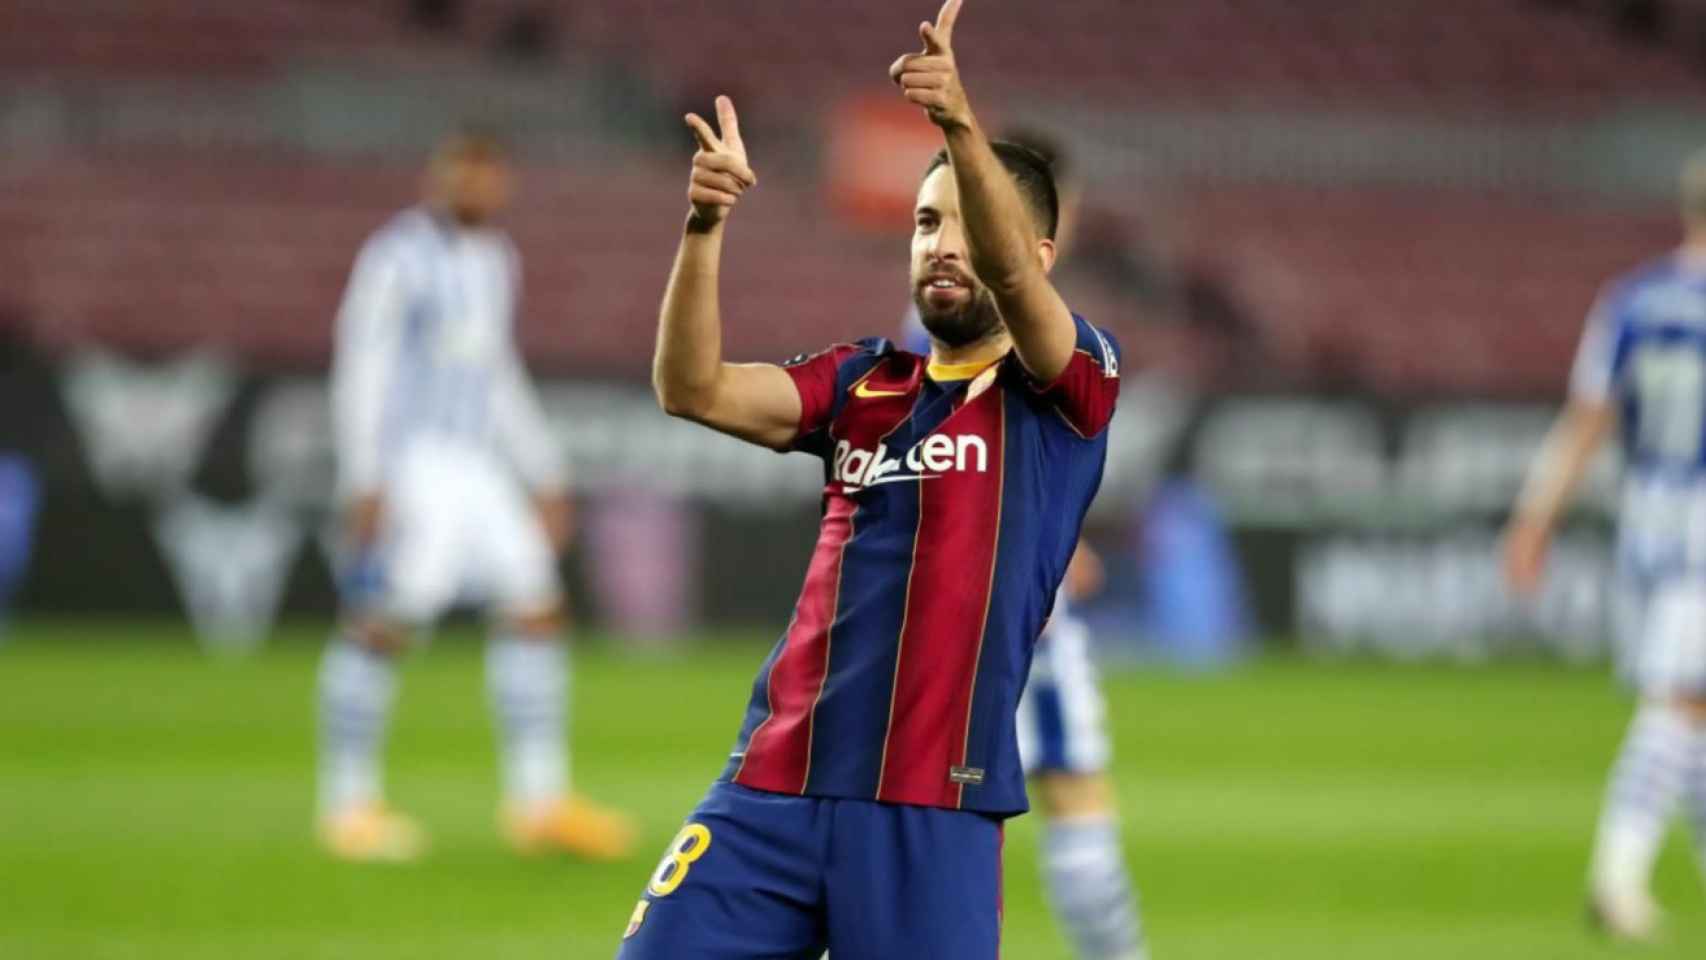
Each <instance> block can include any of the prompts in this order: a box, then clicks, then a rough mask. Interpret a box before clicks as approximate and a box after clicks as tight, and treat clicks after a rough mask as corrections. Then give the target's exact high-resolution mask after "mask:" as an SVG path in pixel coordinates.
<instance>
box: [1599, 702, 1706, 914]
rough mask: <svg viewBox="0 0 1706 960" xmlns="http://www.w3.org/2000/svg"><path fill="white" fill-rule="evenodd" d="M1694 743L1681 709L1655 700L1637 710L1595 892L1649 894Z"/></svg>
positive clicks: (1615, 774) (1609, 802)
mask: <svg viewBox="0 0 1706 960" xmlns="http://www.w3.org/2000/svg"><path fill="white" fill-rule="evenodd" d="M1695 742H1696V737H1695V733H1694V729H1693V728H1692V727H1691V726H1690V725H1689V723H1688V719H1687V718H1686V717H1685V716H1683V715H1681V714H1680V713H1678V712H1677V711H1674V710H1671V709H1669V708H1667V707H1663V706H1656V705H1648V706H1643V707H1641V708H1640V709H1639V710H1638V711H1636V713H1635V718H1634V720H1633V721H1632V722H1631V723H1630V726H1629V734H1628V737H1627V738H1626V739H1625V740H1624V742H1623V749H1622V752H1621V753H1620V754H1619V755H1618V758H1617V763H1616V765H1615V767H1614V768H1613V770H1612V774H1611V785H1610V787H1609V789H1608V790H1607V793H1606V800H1605V812H1604V813H1603V814H1602V815H1601V817H1600V822H1599V837H1598V839H1597V841H1596V843H1595V849H1594V866H1593V886H1594V893H1595V895H1596V896H1599V897H1613V898H1615V897H1628V896H1635V897H1643V898H1644V897H1645V896H1646V893H1647V890H1648V889H1649V882H1650V880H1651V877H1652V873H1653V863H1654V862H1655V861H1656V860H1657V859H1658V854H1659V848H1660V846H1661V845H1662V843H1663V842H1664V835H1665V829H1666V827H1667V826H1669V823H1670V818H1671V816H1672V814H1674V813H1675V812H1676V805H1677V801H1678V800H1679V798H1680V797H1681V795H1682V792H1683V787H1684V783H1685V781H1686V780H1687V778H1688V773H1689V768H1690V767H1691V766H1692V765H1693V763H1694V757H1695V754H1696V753H1697V752H1698V751H1697V750H1696V748H1695Z"/></svg>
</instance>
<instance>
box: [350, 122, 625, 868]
mask: <svg viewBox="0 0 1706 960" xmlns="http://www.w3.org/2000/svg"><path fill="white" fill-rule="evenodd" d="M426 183H427V198H426V203H425V204H424V205H423V206H420V207H416V208H413V209H410V210H407V211H404V212H403V213H401V214H399V215H398V216H397V217H395V218H394V219H393V220H392V221H391V222H390V223H389V224H387V225H386V226H384V227H382V228H381V229H380V230H379V231H378V232H377V233H375V234H374V235H373V237H372V238H370V239H369V240H368V241H367V244H366V246H364V247H363V249H362V251H361V255H360V257H359V258H358V259H357V261H356V265H355V271H354V274H353V276H352V277H351V279H350V284H349V290H348V292H347V293H346V294H345V297H344V302H343V307H342V309H341V311H340V312H339V315H338V327H337V355H336V359H335V362H334V369H333V372H332V390H333V407H334V417H335V420H336V428H337V443H338V471H339V485H340V488H341V492H342V495H343V496H344V498H345V499H346V500H347V502H348V503H349V511H348V520H347V525H346V531H345V532H346V539H347V540H348V542H349V546H350V548H351V553H352V558H351V562H350V564H349V566H350V569H349V570H347V571H345V574H344V580H345V581H346V591H345V593H346V595H345V598H344V600H345V607H346V609H345V612H344V616H343V618H342V623H341V624H340V627H339V629H338V632H337V635H336V636H335V637H334V638H333V640H332V643H331V644H330V645H329V646H328V647H327V649H326V654H325V659H324V661H323V662H322V664H321V669H320V715H321V716H320V726H321V731H320V818H321V819H320V836H321V840H322V842H324V843H325V845H326V846H327V848H328V849H329V850H330V851H331V852H332V853H333V854H334V855H336V856H339V857H342V858H345V859H351V860H403V859H410V858H412V857H414V856H416V855H417V854H418V853H419V852H420V850H421V846H422V835H421V831H420V828H419V827H418V826H417V825H416V824H415V823H414V821H413V820H411V819H409V818H408V817H405V816H403V815H402V814H399V813H396V812H394V811H392V810H390V809H388V808H387V807H386V806H385V804H384V803H383V798H382V793H381V790H380V777H379V748H380V742H381V740H382V738H383V734H384V728H385V724H386V719H387V716H388V714H389V712H390V706H391V699H392V693H393V688H394V687H395V685H396V680H395V677H394V672H395V667H394V663H393V661H394V659H395V656H396V654H397V652H398V651H399V650H400V649H401V648H402V647H403V646H404V645H405V643H406V642H407V639H408V637H409V633H410V629H411V628H413V627H416V626H420V625H424V624H427V623H429V622H431V621H432V620H434V619H436V618H437V617H438V616H439V615H440V614H442V613H443V612H444V611H445V609H446V608H448V607H449V606H451V604H452V603H453V602H455V601H457V600H458V599H461V598H462V597H467V596H471V597H475V598H478V599H479V600H481V601H482V602H483V604H484V605H485V607H486V608H487V610H488V611H489V612H490V614H491V616H492V635H491V641H490V643H489V644H488V646H487V648H486V669H487V678H488V681H489V686H490V688H491V696H492V705H493V708H494V711H495V712H496V714H497V721H498V729H499V739H500V744H501V752H502V760H503V764H502V765H503V787H504V804H503V820H504V826H505V830H506V832H507V834H508V838H509V840H510V841H511V843H512V844H513V845H515V846H516V847H517V848H518V849H520V850H523V851H547V850H561V851H565V852H571V853H576V854H581V855H584V856H588V857H594V858H601V859H602V858H612V857H619V856H621V855H622V854H623V853H625V851H626V850H627V847H628V844H629V843H630V834H631V828H630V827H629V825H628V824H627V822H626V821H625V820H624V819H622V818H621V817H619V816H616V815H614V814H611V813H608V812H606V811H603V810H600V809H598V808H597V807H595V806H593V805H592V804H590V803H588V802H586V801H584V800H581V799H578V798H577V797H576V796H574V795H573V794H571V793H570V792H569V791H568V783H567V779H568V775H567V759H566V754H565V744H564V739H563V725H564V712H565V711H564V700H565V697H566V685H567V677H566V673H567V665H566V663H565V654H564V650H563V644H562V642H561V633H562V629H563V611H562V590H561V588H560V586H559V584H558V581H557V573H556V564H555V553H556V551H557V550H558V549H560V548H561V547H562V545H563V542H564V540H565V538H566V536H567V533H568V521H569V514H568V510H569V501H568V495H567V475H566V471H565V468H564V464H563V462H562V459H561V457H560V455H559V452H558V450H557V446H556V444H555V443H554V442H553V441H552V439H551V436H550V434H549V432H548V431H547V429H546V426H545V421H544V417H543V416H542V414H541V412H540V410H539V405H538V402H537V399H536V398H535V396H534V394H533V389H532V386H531V384H530V383H529V382H528V379H527V374H526V371H525V370H524V369H523V367H522V364H521V359H520V357H519V356H518V355H517V353H516V349H515V344H514V337H513V329H512V328H513V324H514V311H515V306H516V303H517V302H518V301H519V298H520V291H519V289H518V285H519V278H520V264H519V262H518V259H517V256H516V253H515V249H514V247H513V246H511V244H510V241H509V239H508V238H507V237H506V236H505V235H504V234H503V233H501V232H499V231H498V230H497V229H495V228H494V227H493V226H492V225H491V222H490V221H491V220H492V218H493V217H494V216H496V215H497V214H498V213H499V212H500V211H501V210H502V208H503V207H504V206H505V204H506V203H507V201H508V198H509V194H510V173H509V167H508V163H507V161H506V159H505V157H504V153H503V150H502V148H501V147H500V146H499V144H497V143H496V142H495V141H493V140H492V139H491V138H489V137H486V136H483V135H462V136H457V137H453V138H451V139H449V140H447V141H446V142H445V143H443V144H442V145H441V146H440V147H439V149H438V151H437V153H436V154H435V156H434V158H433V161H432V165H431V167H430V169H429V170H428V173H427V178H426ZM516 474H519V475H520V478H521V480H522V481H523V483H525V485H526V486H527V487H528V488H530V491H531V492H530V493H529V492H524V490H523V488H522V484H518V483H517V480H516Z"/></svg>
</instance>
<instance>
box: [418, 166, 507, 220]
mask: <svg viewBox="0 0 1706 960" xmlns="http://www.w3.org/2000/svg"><path fill="white" fill-rule="evenodd" d="M434 181H435V182H434V189H435V191H436V193H437V194H438V199H439V202H440V203H441V204H442V205H443V207H444V209H445V210H447V211H449V213H450V214H451V215H452V216H454V217H455V218H456V220H457V221H458V222H459V223H461V224H462V225H464V226H469V227H477V226H480V225H481V224H484V223H486V222H487V221H489V220H491V219H492V218H493V217H495V216H497V215H498V214H499V213H501V212H503V209H504V208H505V207H507V206H508V205H509V198H510V189H511V177H510V172H509V164H507V163H505V162H504V161H503V160H502V159H501V158H498V157H451V158H449V159H447V160H444V161H442V162H441V163H440V165H439V166H438V168H437V169H436V170H435V172H434Z"/></svg>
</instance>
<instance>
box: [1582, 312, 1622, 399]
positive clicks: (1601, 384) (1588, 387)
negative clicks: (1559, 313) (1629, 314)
mask: <svg viewBox="0 0 1706 960" xmlns="http://www.w3.org/2000/svg"><path fill="white" fill-rule="evenodd" d="M1617 339H1618V323H1617V311H1616V310H1615V308H1614V307H1613V305H1612V303H1611V300H1610V298H1609V297H1601V298H1600V299H1599V302H1598V303H1595V304H1594V307H1593V310H1592V311H1591V312H1590V313H1589V314H1588V321H1587V328H1586V329H1585V330H1583V332H1582V341H1581V345H1580V346H1578V347H1577V348H1576V360H1575V363H1574V365H1573V366H1571V368H1570V399H1572V400H1585V401H1588V402H1591V403H1603V402H1604V401H1606V400H1607V399H1609V398H1610V397H1611V392H1612V383H1613V381H1614V380H1615V378H1616V373H1617V354H1618V350H1617Z"/></svg>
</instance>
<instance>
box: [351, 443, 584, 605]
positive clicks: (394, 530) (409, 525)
mask: <svg viewBox="0 0 1706 960" xmlns="http://www.w3.org/2000/svg"><path fill="white" fill-rule="evenodd" d="M373 562H374V564H375V567H376V570H375V572H374V576H373V577H372V579H373V581H374V583H373V588H372V590H373V594H374V595H373V596H371V597H370V598H369V602H368V604H367V605H368V606H370V607H372V608H373V609H376V610H377V611H379V612H381V613H383V614H385V615H387V616H390V617H393V618H396V619H398V620H401V621H403V622H405V623H410V624H425V623H429V622H431V621H433V620H436V619H438V618H439V617H440V616H442V615H443V614H444V613H445V612H446V611H447V610H449V609H450V608H451V607H452V606H455V605H458V604H471V605H475V606H480V607H484V608H486V609H487V610H489V611H491V612H493V613H495V614H500V615H518V616H519V615H528V614H534V613H541V612H544V611H547V610H550V609H552V608H554V607H556V606H557V604H558V603H559V601H560V599H561V597H562V587H561V584H560V583H559V581H558V579H557V563H556V556H555V554H554V552H553V551H552V549H551V543H550V540H549V538H548V537H547V536H546V533H545V529H544V527H543V525H542V524H541V523H540V521H539V515H538V513H537V511H536V510H535V509H534V506H533V502H532V500H531V498H530V497H529V496H528V495H527V493H526V492H525V491H524V490H523V489H522V488H521V485H520V484H519V483H518V482H517V481H516V479H515V478H514V476H513V475H512V474H511V473H510V472H509V470H508V469H507V468H506V467H505V466H504V465H503V464H502V463H501V462H497V461H496V460H495V459H494V458H493V457H491V456H490V455H489V454H485V453H482V452H480V451H477V450H469V449H468V448H466V447H464V446H458V445H451V444H440V443H432V442H424V441H423V442H416V443H413V444H411V445H409V446H408V447H407V448H406V449H405V452H404V453H403V455H402V456H401V457H400V458H399V459H398V461H397V462H396V463H395V464H394V465H393V469H392V470H391V472H390V473H389V474H388V477H387V483H386V486H385V515H384V519H383V521H382V525H381V534H380V542H379V545H378V549H377V551H376V553H375V556H374V558H373Z"/></svg>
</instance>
